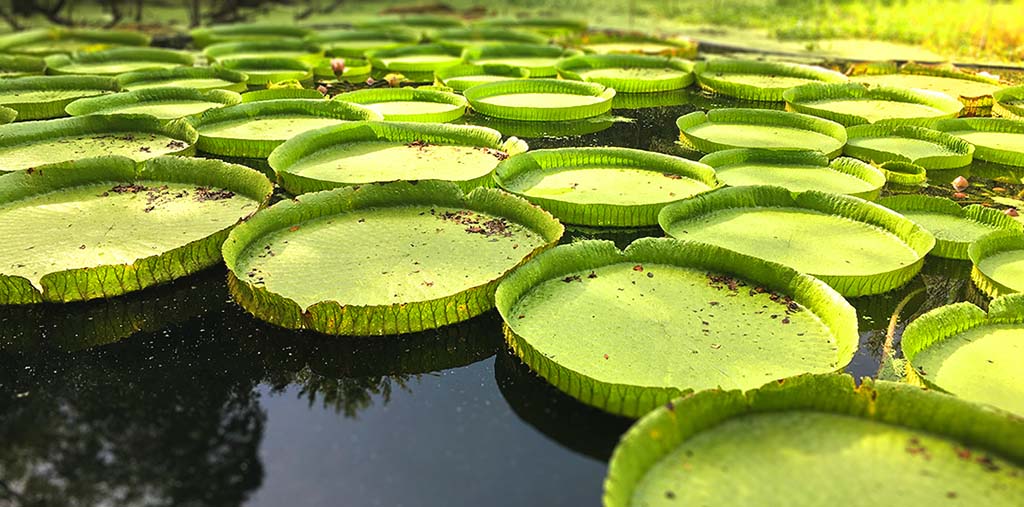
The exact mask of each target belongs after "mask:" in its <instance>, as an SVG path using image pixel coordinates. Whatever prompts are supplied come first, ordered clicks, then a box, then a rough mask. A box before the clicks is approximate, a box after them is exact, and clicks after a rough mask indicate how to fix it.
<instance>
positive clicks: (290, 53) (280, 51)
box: [203, 39, 324, 63]
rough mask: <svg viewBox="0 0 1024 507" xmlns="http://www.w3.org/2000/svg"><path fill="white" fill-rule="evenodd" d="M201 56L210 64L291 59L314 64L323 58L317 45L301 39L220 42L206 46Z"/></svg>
mask: <svg viewBox="0 0 1024 507" xmlns="http://www.w3.org/2000/svg"><path fill="white" fill-rule="evenodd" d="M203 54H204V55H206V58H207V59H208V60H209V61H211V62H218V61H224V60H231V59H234V58H292V59H296V60H303V61H307V62H310V63H315V62H316V61H317V60H319V59H320V58H322V57H323V56H324V50H323V48H321V47H320V46H319V45H318V44H315V43H312V42H307V41H303V40H301V39H283V40H256V41H243V42H221V43H218V44H213V45H210V46H207V47H206V48H204V49H203Z"/></svg>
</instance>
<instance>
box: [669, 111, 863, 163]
mask: <svg viewBox="0 0 1024 507" xmlns="http://www.w3.org/2000/svg"><path fill="white" fill-rule="evenodd" d="M676 126H678V127H679V133H680V134H679V135H680V137H679V138H680V140H681V141H683V142H685V143H688V144H689V145H691V146H693V147H694V148H695V149H696V150H697V151H701V152H704V153H712V152H715V151H721V150H729V149H733V148H770V149H779V148H787V149H804V150H817V151H820V152H822V153H824V154H826V155H828V157H829V158H833V157H836V156H837V155H839V154H840V153H842V151H843V145H844V144H846V130H845V129H843V126H842V125H839V124H838V123H835V122H832V121H829V120H825V119H822V118H817V117H814V116H809V115H806V114H798V113H787V112H784V111H772V110H770V109H729V108H724V109H713V110H711V111H708V112H707V113H704V112H703V111H694V112H692V113H690V114H687V115H684V116H680V117H679V119H678V120H676Z"/></svg>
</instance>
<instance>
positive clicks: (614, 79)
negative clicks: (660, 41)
mask: <svg viewBox="0 0 1024 507" xmlns="http://www.w3.org/2000/svg"><path fill="white" fill-rule="evenodd" d="M558 74H559V75H560V76H561V77H563V78H566V79H575V80H577V81H590V82H592V83H599V84H602V85H604V86H607V87H609V88H612V89H614V90H615V91H616V93H653V92H664V91H670V90H679V89H682V88H686V87H687V86H690V84H692V83H693V63H691V62H689V61H687V60H683V59H680V58H665V57H658V56H644V55H618V54H614V55H581V56H574V57H571V58H566V59H565V60H562V61H561V62H559V64H558Z"/></svg>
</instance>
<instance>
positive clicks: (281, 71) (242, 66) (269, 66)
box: [214, 58, 313, 88]
mask: <svg viewBox="0 0 1024 507" xmlns="http://www.w3.org/2000/svg"><path fill="white" fill-rule="evenodd" d="M214 68H221V69H227V70H232V71H235V72H241V73H242V74H245V75H246V76H248V77H249V80H248V81H247V84H248V86H249V87H250V88H251V87H261V86H267V85H268V84H271V83H280V82H282V81H299V82H301V83H302V84H305V85H309V84H312V83H313V66H312V65H310V64H308V63H306V62H304V61H302V60H297V59H294V58H231V59H229V60H225V61H223V62H218V63H217V64H216V65H215V66H214Z"/></svg>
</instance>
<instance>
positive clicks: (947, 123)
mask: <svg viewBox="0 0 1024 507" xmlns="http://www.w3.org/2000/svg"><path fill="white" fill-rule="evenodd" d="M930 127H931V128H934V129H936V130H941V131H943V132H947V133H950V134H952V135H954V136H957V137H959V138H960V139H963V140H964V141H967V142H969V143H971V144H973V145H974V158H975V159H977V160H984V161H986V162H995V163H997V164H1006V165H1012V166H1016V167H1024V122H1019V121H1014V120H1007V119H1005V118H957V119H955V120H942V121H938V122H935V123H934V124H932V125H930Z"/></svg>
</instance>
